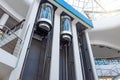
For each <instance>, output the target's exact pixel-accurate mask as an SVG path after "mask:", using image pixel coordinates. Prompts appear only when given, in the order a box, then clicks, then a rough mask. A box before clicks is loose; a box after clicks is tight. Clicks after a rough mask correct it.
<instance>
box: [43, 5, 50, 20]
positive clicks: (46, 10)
mask: <svg viewBox="0 0 120 80" xmlns="http://www.w3.org/2000/svg"><path fill="white" fill-rule="evenodd" d="M51 16H52V10H51V8H50V7H49V6H44V7H43V8H42V10H41V18H46V19H49V20H52V18H51Z"/></svg>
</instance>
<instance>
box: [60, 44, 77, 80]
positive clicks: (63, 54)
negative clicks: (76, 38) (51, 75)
mask: <svg viewBox="0 0 120 80" xmlns="http://www.w3.org/2000/svg"><path fill="white" fill-rule="evenodd" d="M60 47H61V48H60V70H59V71H60V72H59V73H60V75H59V80H76V79H75V67H74V58H73V47H72V44H69V45H68V44H62V45H61V46H60Z"/></svg>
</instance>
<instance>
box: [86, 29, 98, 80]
mask: <svg viewBox="0 0 120 80" xmlns="http://www.w3.org/2000/svg"><path fill="white" fill-rule="evenodd" d="M85 36H86V41H87V45H88V51H89V55H90V61H91V66H92V70H93V75H94V80H98V75H97V72H96V67H95V62H94V57H93V52H92V49H91V45H90V39H89V35H88V32H87V31H85Z"/></svg>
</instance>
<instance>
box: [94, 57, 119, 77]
mask: <svg viewBox="0 0 120 80" xmlns="http://www.w3.org/2000/svg"><path fill="white" fill-rule="evenodd" d="M95 65H96V70H97V74H98V76H99V77H104V76H111V77H115V76H118V75H120V60H119V59H114V60H105V59H101V60H95Z"/></svg>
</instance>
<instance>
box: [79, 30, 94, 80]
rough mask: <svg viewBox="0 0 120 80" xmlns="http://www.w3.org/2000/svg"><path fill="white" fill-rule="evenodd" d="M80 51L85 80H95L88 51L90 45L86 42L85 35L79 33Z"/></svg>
mask: <svg viewBox="0 0 120 80" xmlns="http://www.w3.org/2000/svg"><path fill="white" fill-rule="evenodd" d="M78 43H79V51H80V53H79V54H80V58H81V65H82V74H83V79H84V80H95V79H94V75H93V70H92V66H91V61H90V55H89V51H88V45H87V42H86V37H85V33H84V32H82V33H78Z"/></svg>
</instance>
